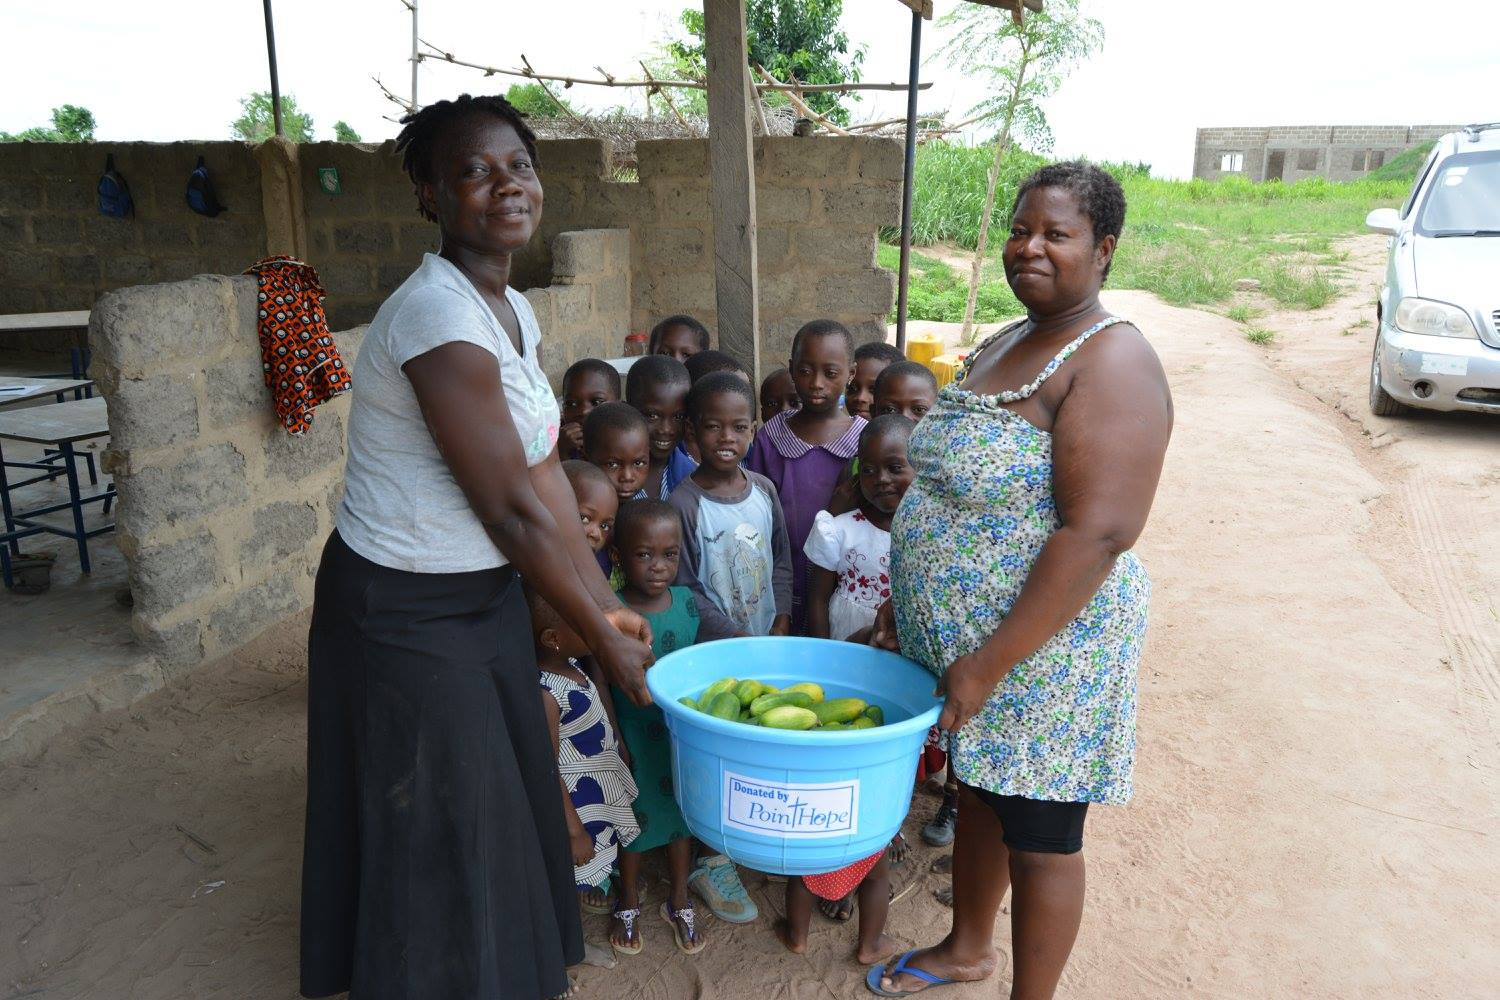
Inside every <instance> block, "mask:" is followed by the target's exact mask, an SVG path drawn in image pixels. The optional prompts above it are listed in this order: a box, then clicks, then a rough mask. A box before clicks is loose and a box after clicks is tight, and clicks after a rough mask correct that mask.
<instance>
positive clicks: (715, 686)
mask: <svg viewBox="0 0 1500 1000" xmlns="http://www.w3.org/2000/svg"><path fill="white" fill-rule="evenodd" d="M739 682H740V681H739V678H738V677H721V678H719V679H718V680H716V681H714V682H713V683H712V684H710V685H709V686H708V687H706V688H704V689H703V693H702V694H700V695H699V696H698V708H699V709H701V710H702V711H704V712H707V711H708V706H709V705H712V704H713V701H714V699H715V698H717V697H718V696H719V695H721V694H723V693H724V692H725V691H731V690H733V689H734V686H735V685H736V684H738V683H739Z"/></svg>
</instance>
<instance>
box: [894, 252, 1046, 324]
mask: <svg viewBox="0 0 1500 1000" xmlns="http://www.w3.org/2000/svg"><path fill="white" fill-rule="evenodd" d="M877 256H878V260H879V263H880V266H881V267H888V268H890V269H891V270H892V271H894V270H896V268H897V267H898V266H899V265H900V262H901V251H900V250H899V249H897V248H896V247H893V246H890V245H888V244H885V243H882V244H881V245H880V248H879V253H878V255H877ZM906 287H907V293H906V294H907V300H906V315H907V316H909V317H910V318H912V319H930V320H937V321H939V322H949V323H956V322H959V321H960V320H962V319H963V318H964V304H965V302H966V301H967V299H968V297H969V275H968V272H967V271H964V272H963V273H962V274H960V273H959V271H958V270H956V269H955V268H952V267H950V266H949V265H947V264H945V263H944V262H942V261H940V260H937V259H936V258H933V257H928V256H926V255H924V254H921V253H916V252H913V253H912V255H911V276H910V279H909V280H908V282H907V286H906ZM1025 311H1026V310H1024V309H1022V308H1021V304H1020V303H1019V302H1017V301H1016V297H1015V296H1014V295H1012V294H1011V292H1010V286H1009V285H1008V284H1006V283H1005V278H1004V277H1003V276H1002V277H1001V278H1000V280H999V281H994V280H985V281H982V282H981V283H980V286H979V295H978V297H977V298H976V299H975V302H974V319H975V322H978V323H998V322H999V321H1000V320H1002V319H1009V318H1010V317H1012V316H1019V315H1021V314H1022V313H1023V312H1025ZM895 320H896V311H895V307H894V306H893V307H892V308H891V322H893V323H894V322H895Z"/></svg>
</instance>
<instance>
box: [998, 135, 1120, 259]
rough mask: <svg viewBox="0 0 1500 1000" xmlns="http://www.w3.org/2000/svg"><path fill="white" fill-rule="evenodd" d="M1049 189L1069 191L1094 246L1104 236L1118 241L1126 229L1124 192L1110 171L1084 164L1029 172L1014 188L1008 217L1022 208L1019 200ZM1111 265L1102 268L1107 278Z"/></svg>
mask: <svg viewBox="0 0 1500 1000" xmlns="http://www.w3.org/2000/svg"><path fill="white" fill-rule="evenodd" d="M1049 187H1055V188H1062V189H1063V190H1065V191H1071V192H1072V193H1073V197H1075V198H1077V199H1078V205H1079V207H1080V208H1082V209H1083V212H1084V214H1085V215H1087V216H1088V217H1089V225H1090V226H1091V227H1092V228H1093V230H1094V246H1098V245H1099V243H1100V241H1102V240H1103V239H1104V237H1106V236H1113V237H1114V238H1115V239H1116V240H1118V239H1119V238H1120V233H1121V232H1122V231H1123V230H1124V229H1125V189H1124V188H1122V187H1120V182H1119V181H1117V180H1115V178H1114V175H1113V174H1111V173H1110V172H1109V171H1107V170H1103V169H1101V168H1099V167H1096V166H1094V165H1093V164H1092V163H1087V162H1085V161H1083V160H1066V161H1064V162H1062V163H1049V164H1047V165H1046V166H1045V167H1041V168H1039V169H1037V170H1034V171H1032V173H1031V176H1029V177H1027V178H1026V179H1025V180H1024V181H1022V182H1021V186H1020V187H1018V188H1016V200H1015V202H1014V203H1012V204H1011V206H1010V214H1011V217H1012V218H1014V217H1015V214H1016V209H1017V208H1020V207H1021V199H1022V198H1024V197H1026V195H1028V194H1029V193H1031V192H1032V191H1035V190H1037V189H1038V188H1049ZM1113 264H1114V258H1113V257H1111V258H1110V262H1109V264H1106V265H1105V266H1104V276H1105V277H1106V278H1108V277H1109V268H1110V266H1111V265H1113Z"/></svg>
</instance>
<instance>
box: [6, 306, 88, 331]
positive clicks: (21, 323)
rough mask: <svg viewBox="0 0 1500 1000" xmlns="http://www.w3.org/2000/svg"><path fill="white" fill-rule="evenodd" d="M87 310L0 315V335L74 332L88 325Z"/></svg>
mask: <svg viewBox="0 0 1500 1000" xmlns="http://www.w3.org/2000/svg"><path fill="white" fill-rule="evenodd" d="M89 312H90V310H88V309H79V310H76V311H74V312H49V313H10V314H8V315H0V333H3V332H5V331H7V330H75V329H77V328H78V327H80V326H88V325H89Z"/></svg>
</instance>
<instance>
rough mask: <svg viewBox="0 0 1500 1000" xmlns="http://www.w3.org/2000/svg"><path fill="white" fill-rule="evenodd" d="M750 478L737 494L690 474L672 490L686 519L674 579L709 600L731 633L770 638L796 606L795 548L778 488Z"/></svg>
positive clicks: (756, 475)
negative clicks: (718, 490)
mask: <svg viewBox="0 0 1500 1000" xmlns="http://www.w3.org/2000/svg"><path fill="white" fill-rule="evenodd" d="M745 479H746V482H745V489H744V492H742V493H741V494H740V495H738V496H734V497H716V496H712V495H710V494H708V493H705V492H703V488H702V487H700V486H699V485H698V484H697V483H695V482H694V481H693V480H692V478H691V477H689V478H687V479H684V480H683V481H682V482H681V483H679V484H678V485H677V488H676V489H675V490H673V491H672V496H671V497H670V498H669V499H668V501H667V502H668V503H670V504H671V505H672V506H673V507H676V508H677V513H678V514H679V515H680V516H681V518H682V557H681V558H680V559H679V560H678V562H677V581H676V582H677V583H678V584H679V585H680V586H684V587H691V588H692V589H693V592H694V593H695V594H700V595H703V596H705V597H707V598H708V600H709V601H710V602H712V604H713V605H714V607H716V608H717V609H718V611H719V612H720V613H721V614H722V615H723V616H724V617H725V618H727V619H729V621H730V622H732V623H733V626H732V630H733V631H734V632H744V633H746V634H747V635H768V634H770V631H771V624H772V622H774V621H775V620H776V616H777V615H784V614H791V611H792V546H791V542H790V541H789V540H788V538H787V533H786V520H785V518H783V517H782V514H781V500H780V498H779V497H777V495H776V487H775V486H774V485H772V483H771V481H770V480H769V479H767V478H766V477H765V476H762V475H761V474H760V473H758V472H746V473H745ZM703 617H704V619H705V620H708V618H709V617H710V616H708V615H703Z"/></svg>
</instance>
